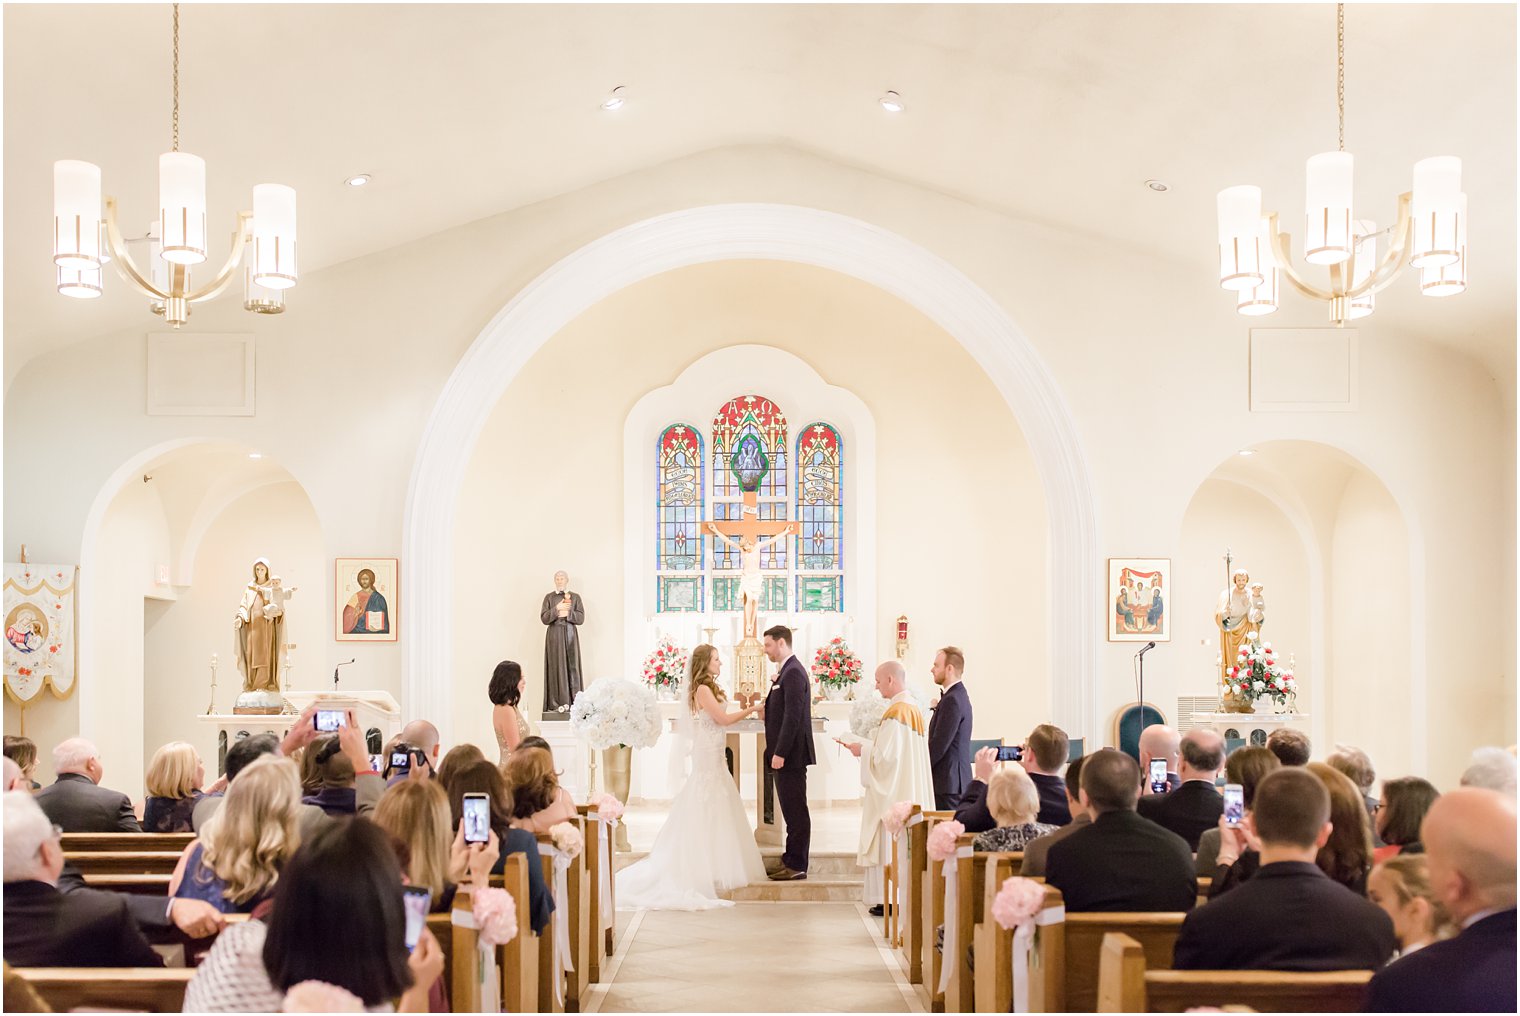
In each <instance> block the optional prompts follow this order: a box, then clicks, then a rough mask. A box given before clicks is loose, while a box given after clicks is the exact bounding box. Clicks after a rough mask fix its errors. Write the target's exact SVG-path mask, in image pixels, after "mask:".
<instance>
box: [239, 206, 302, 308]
mask: <svg viewBox="0 0 1520 1016" xmlns="http://www.w3.org/2000/svg"><path fill="white" fill-rule="evenodd" d="M251 243H252V248H253V249H252V250H251V251H250V252H249V260H250V261H251V263H252V265H253V281H254V282H256V283H258V285H260V286H261V287H263V288H266V289H289V288H290V287H291V286H294V285H295V284H296V192H295V188H293V187H286V186H284V185H283V184H278V183H261V184H258V185H257V186H255V187H254V188H253V240H252V241H251Z"/></svg>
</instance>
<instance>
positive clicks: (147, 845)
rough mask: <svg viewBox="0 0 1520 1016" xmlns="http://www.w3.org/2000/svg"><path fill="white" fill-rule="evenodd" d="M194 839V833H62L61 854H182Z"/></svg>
mask: <svg viewBox="0 0 1520 1016" xmlns="http://www.w3.org/2000/svg"><path fill="white" fill-rule="evenodd" d="M193 839H195V834H194V833H64V834H63V852H64V853H65V854H82V853H85V852H86V851H97V850H125V851H141V850H148V851H173V852H174V853H176V854H179V853H183V852H184V849H185V848H186V847H188V846H189V845H190V841H191V840H193Z"/></svg>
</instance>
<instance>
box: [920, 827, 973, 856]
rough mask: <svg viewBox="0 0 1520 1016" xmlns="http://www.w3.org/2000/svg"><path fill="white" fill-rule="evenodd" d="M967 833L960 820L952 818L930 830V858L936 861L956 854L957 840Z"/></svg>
mask: <svg viewBox="0 0 1520 1016" xmlns="http://www.w3.org/2000/svg"><path fill="white" fill-rule="evenodd" d="M965 833H966V827H965V826H963V825H961V824H960V823H959V822H956V821H954V820H951V821H949V822H941V823H939V824H938V825H936V826H935V827H934V828H933V829H931V830H929V858H930V860H934V861H948V860H949V859H950V858H952V857H954V856H955V841H956V840H958V839H960V838H961V837H962V836H963V835H965Z"/></svg>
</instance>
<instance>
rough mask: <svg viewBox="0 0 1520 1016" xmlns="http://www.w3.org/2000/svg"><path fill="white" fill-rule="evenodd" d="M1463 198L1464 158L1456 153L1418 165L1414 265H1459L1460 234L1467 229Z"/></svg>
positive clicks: (1424, 266) (1413, 226) (1411, 253)
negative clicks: (1458, 156) (1460, 157)
mask: <svg viewBox="0 0 1520 1016" xmlns="http://www.w3.org/2000/svg"><path fill="white" fill-rule="evenodd" d="M1461 197H1462V160H1461V159H1459V158H1457V157H1456V156H1454V155H1439V156H1436V157H1435V158H1433V159H1421V160H1420V161H1419V162H1416V163H1415V164H1414V198H1413V202H1412V208H1411V215H1412V216H1413V220H1414V221H1413V222H1412V223H1411V226H1412V228H1413V229H1414V248H1413V249H1412V250H1411V251H1410V254H1409V264H1410V266H1411V267H1413V268H1437V267H1440V266H1441V265H1451V264H1456V262H1457V258H1458V257H1459V256H1460V255H1459V253H1458V248H1459V247H1460V246H1461V245H1460V243H1459V242H1458V234H1459V233H1460V232H1462V231H1464V230H1465V229H1466V226H1465V224H1464V223H1463V221H1462V220H1463V219H1464V218H1466V214H1467V213H1466V211H1465V210H1464V209H1463V207H1462V205H1461Z"/></svg>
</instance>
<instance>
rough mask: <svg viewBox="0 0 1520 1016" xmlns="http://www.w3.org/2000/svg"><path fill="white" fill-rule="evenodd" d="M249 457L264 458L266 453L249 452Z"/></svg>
mask: <svg viewBox="0 0 1520 1016" xmlns="http://www.w3.org/2000/svg"><path fill="white" fill-rule="evenodd" d="M248 457H249V458H250V459H262V458H263V457H264V453H263V452H249V453H248Z"/></svg>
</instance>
